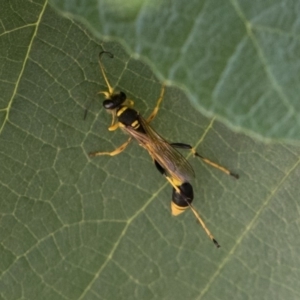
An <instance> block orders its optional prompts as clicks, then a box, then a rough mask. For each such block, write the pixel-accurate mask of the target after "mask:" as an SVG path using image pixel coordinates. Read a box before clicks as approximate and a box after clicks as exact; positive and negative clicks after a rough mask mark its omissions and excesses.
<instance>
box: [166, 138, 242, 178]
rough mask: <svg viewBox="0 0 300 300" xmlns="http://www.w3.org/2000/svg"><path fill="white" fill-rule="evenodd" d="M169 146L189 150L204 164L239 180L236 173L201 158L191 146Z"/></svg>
mask: <svg viewBox="0 0 300 300" xmlns="http://www.w3.org/2000/svg"><path fill="white" fill-rule="evenodd" d="M171 145H172V146H173V147H175V148H180V149H188V150H190V151H191V152H192V153H193V155H194V156H197V157H199V158H201V159H202V160H203V161H204V162H205V163H206V164H208V165H211V166H212V167H214V168H216V169H219V170H220V171H222V172H224V173H226V174H227V175H230V176H232V177H234V178H236V179H239V177H240V176H239V175H238V174H236V173H233V172H231V171H230V170H228V169H226V168H225V167H223V166H221V165H219V164H217V163H215V162H213V161H211V160H209V159H208V158H206V157H203V156H202V155H201V154H199V153H198V152H197V151H196V149H195V148H193V147H192V146H190V145H188V144H183V143H171Z"/></svg>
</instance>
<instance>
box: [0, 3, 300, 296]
mask: <svg viewBox="0 0 300 300" xmlns="http://www.w3.org/2000/svg"><path fill="white" fill-rule="evenodd" d="M20 3H21V2H19V1H17V2H13V1H10V2H9V4H8V2H6V1H5V2H4V4H3V3H2V4H3V5H4V6H2V7H3V10H2V11H1V13H0V14H1V15H3V18H2V17H1V20H3V21H2V23H1V24H2V33H1V36H0V44H1V47H0V51H1V60H0V70H1V72H0V80H1V91H2V93H1V98H0V103H1V108H0V112H1V134H0V164H1V168H0V195H1V197H0V257H1V260H0V299H143V300H144V299H175V300H176V299H225V300H226V299H233V298H234V299H298V298H299V294H300V289H299V285H298V282H299V274H298V273H299V272H298V270H299V268H300V261H299V255H298V251H297V250H298V248H299V239H297V237H298V235H299V192H300V191H299V184H298V181H299V176H300V168H299V153H300V149H299V147H293V146H290V145H285V144H279V143H273V144H267V145H266V144H263V143H260V142H257V141H255V140H253V139H251V138H249V137H247V136H245V135H243V134H237V133H232V132H231V131H230V130H228V128H226V127H225V126H224V125H223V124H221V123H219V122H217V121H216V120H215V119H214V118H212V119H207V118H205V117H204V116H203V115H201V114H200V113H199V112H198V111H197V110H195V109H194V107H192V106H191V105H190V102H189V101H188V99H187V98H186V96H185V95H184V93H183V92H182V91H180V90H179V89H177V88H174V87H170V88H167V91H166V96H165V99H164V101H163V103H162V106H161V109H160V111H159V113H158V116H157V118H156V119H155V120H154V121H153V127H154V128H155V129H156V130H157V131H158V132H159V133H160V134H161V135H162V136H164V137H165V138H167V139H168V140H169V141H173V142H186V143H190V144H191V145H193V146H196V147H197V150H198V151H199V152H200V153H201V154H202V155H204V156H206V157H208V158H210V159H211V160H214V161H216V162H217V163H220V164H222V165H225V166H226V167H228V168H230V169H232V170H233V171H235V172H238V173H239V175H240V179H239V180H238V181H237V180H234V179H233V178H230V177H228V176H226V175H225V174H223V173H221V172H220V171H218V170H215V169H213V168H211V167H209V166H207V165H205V164H203V163H202V162H201V161H200V160H197V159H196V158H194V159H193V158H192V157H190V155H189V154H188V153H185V152H183V154H184V155H185V156H186V157H188V158H189V161H190V163H191V164H192V165H193V167H194V169H195V173H196V179H195V181H194V182H193V187H194V192H195V200H194V205H195V207H196V208H197V210H198V211H199V213H200V214H201V216H202V217H203V219H204V220H205V222H206V224H207V226H208V227H209V228H210V230H211V231H212V233H213V234H214V235H215V237H216V238H217V240H218V241H219V243H220V244H221V248H220V249H216V248H215V247H214V245H213V244H212V243H211V241H210V240H209V239H208V238H207V236H206V235H205V233H204V231H203V230H202V228H201V227H200V226H199V225H198V224H197V223H196V220H195V219H194V217H193V215H192V213H191V212H190V211H187V212H185V213H184V214H182V215H180V216H179V217H177V218H174V217H172V216H171V215H170V199H171V190H172V189H171V187H170V186H169V185H168V184H167V183H166V181H165V179H164V178H163V177H162V176H161V175H160V174H159V173H158V172H157V170H156V169H155V167H154V166H153V163H152V161H151V158H150V157H149V155H148V154H147V153H146V152H145V150H143V149H142V148H141V147H139V146H138V145H137V143H132V144H131V145H130V146H129V147H128V148H127V149H126V150H125V151H124V152H123V153H122V154H120V155H118V156H116V157H97V158H93V159H90V158H89V157H88V155H87V154H88V153H89V152H91V151H96V150H100V151H110V150H113V149H114V148H115V147H117V146H119V145H120V144H121V143H122V142H124V141H126V139H127V137H126V136H125V135H124V134H123V133H122V132H121V131H119V130H118V131H115V132H109V131H108V130H107V127H108V126H109V125H110V122H111V117H110V115H108V114H106V113H105V112H104V110H103V109H102V103H101V100H102V99H103V98H102V96H101V95H97V92H98V91H100V90H106V86H105V84H104V81H103V78H102V76H101V73H100V70H99V66H98V53H99V51H101V50H102V49H105V50H108V51H111V52H112V53H114V55H115V57H114V59H110V58H108V57H104V59H103V63H104V65H105V69H106V71H107V74H108V78H109V80H110V82H111V83H112V84H113V86H116V89H117V90H122V91H124V92H125V93H126V94H127V96H128V97H130V98H131V99H134V101H135V107H136V108H137V109H138V110H139V111H140V112H141V114H143V115H145V116H148V115H149V114H150V113H151V111H152V109H153V107H154V106H155V103H156V99H157V98H158V96H159V93H160V90H161V84H160V83H159V81H158V80H157V79H156V77H155V76H154V75H153V73H152V72H151V70H150V69H149V67H147V65H145V64H143V63H141V62H140V61H137V60H134V59H133V58H132V57H131V56H129V55H128V54H126V52H125V51H124V50H123V49H122V48H121V46H120V45H119V44H116V43H103V42H99V41H98V40H96V39H95V38H93V36H91V35H90V34H89V32H88V30H87V29H86V28H84V27H83V26H82V25H80V24H78V23H77V22H74V21H72V20H70V19H67V18H62V17H60V16H58V15H57V13H55V12H54V11H53V10H52V9H51V8H50V7H49V6H47V5H46V3H44V2H42V1H40V2H34V3H32V2H25V1H24V2H22V5H21V4H20ZM20 16H22V18H21V17H20ZM86 107H90V108H89V111H88V114H87V118H86V120H83V116H84V112H85V108H86Z"/></svg>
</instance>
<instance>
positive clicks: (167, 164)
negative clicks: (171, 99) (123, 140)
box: [124, 116, 195, 182]
mask: <svg viewBox="0 0 300 300" xmlns="http://www.w3.org/2000/svg"><path fill="white" fill-rule="evenodd" d="M139 122H140V124H141V126H142V127H143V128H144V130H145V132H146V134H144V133H141V132H138V131H136V130H135V129H133V128H132V127H125V128H124V129H125V131H127V132H128V133H129V134H130V135H131V136H132V137H133V138H135V139H136V140H137V141H138V143H139V144H140V145H141V146H142V147H143V148H145V149H146V150H147V151H148V152H149V154H150V155H151V157H152V158H153V159H154V160H156V161H157V162H158V163H159V164H160V165H161V166H162V167H163V168H164V170H165V171H166V172H167V173H168V174H169V175H170V176H171V177H172V178H173V179H176V180H178V181H179V182H185V181H189V180H190V179H191V178H193V177H194V176H195V173H194V170H193V168H192V166H191V165H190V164H189V162H188V161H187V160H186V159H185V158H184V157H183V156H182V155H181V154H180V153H179V152H178V151H177V150H176V149H175V148H174V147H172V146H171V145H170V144H169V143H168V142H167V141H166V140H165V139H164V138H162V137H161V136H160V135H159V134H158V133H157V132H156V131H155V130H154V129H153V128H152V127H151V126H150V125H149V124H148V123H147V121H146V120H145V119H144V118H143V117H141V116H139Z"/></svg>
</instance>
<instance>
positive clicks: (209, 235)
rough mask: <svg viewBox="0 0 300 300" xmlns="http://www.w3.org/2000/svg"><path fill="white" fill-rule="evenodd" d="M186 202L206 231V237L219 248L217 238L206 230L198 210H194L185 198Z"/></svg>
mask: <svg viewBox="0 0 300 300" xmlns="http://www.w3.org/2000/svg"><path fill="white" fill-rule="evenodd" d="M186 203H187V204H188V205H189V207H190V209H191V210H192V212H193V214H194V215H195V217H196V219H197V220H198V222H199V223H200V224H201V226H202V228H203V229H204V231H205V232H206V234H207V235H208V237H209V238H210V239H211V240H212V241H213V243H214V244H215V246H216V247H217V248H220V247H221V246H220V244H219V243H218V242H217V240H216V239H215V238H214V236H213V235H212V234H211V232H210V231H209V230H208V228H207V227H206V225H205V223H204V221H203V220H202V219H201V217H200V215H199V214H198V212H197V211H196V209H195V208H194V206H193V205H192V204H191V203H189V202H188V201H187V200H186Z"/></svg>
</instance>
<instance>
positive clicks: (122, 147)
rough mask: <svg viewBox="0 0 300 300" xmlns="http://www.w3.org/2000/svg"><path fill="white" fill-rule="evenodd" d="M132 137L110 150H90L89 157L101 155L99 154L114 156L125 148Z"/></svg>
mask: <svg viewBox="0 0 300 300" xmlns="http://www.w3.org/2000/svg"><path fill="white" fill-rule="evenodd" d="M131 140H132V138H131V137H130V138H129V139H128V140H127V141H126V142H125V143H124V144H122V145H121V146H120V147H118V148H117V149H115V150H114V151H112V152H91V153H90V154H89V156H90V157H95V156H101V155H109V156H115V155H118V154H120V153H121V152H122V151H124V150H125V149H126V147H127V146H128V145H129V143H130V142H131Z"/></svg>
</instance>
